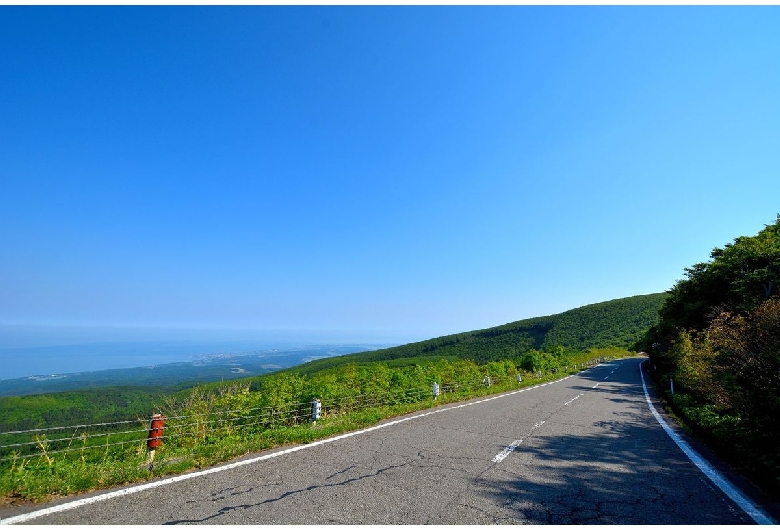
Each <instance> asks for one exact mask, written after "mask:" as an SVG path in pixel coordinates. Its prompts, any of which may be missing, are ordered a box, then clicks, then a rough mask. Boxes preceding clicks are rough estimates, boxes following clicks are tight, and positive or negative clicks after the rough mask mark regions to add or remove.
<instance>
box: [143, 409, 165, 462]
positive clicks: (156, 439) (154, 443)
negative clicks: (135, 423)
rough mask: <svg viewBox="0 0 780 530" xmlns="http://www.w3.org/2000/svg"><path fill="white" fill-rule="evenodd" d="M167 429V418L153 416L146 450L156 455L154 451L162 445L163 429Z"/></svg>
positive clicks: (159, 415) (160, 415) (157, 415)
mask: <svg viewBox="0 0 780 530" xmlns="http://www.w3.org/2000/svg"><path fill="white" fill-rule="evenodd" d="M164 427H165V416H163V415H162V414H152V419H151V420H150V421H149V437H148V438H147V439H146V449H147V450H149V451H151V452H152V454H154V450H155V449H156V448H158V447H160V446H161V445H162V436H163V428H164Z"/></svg>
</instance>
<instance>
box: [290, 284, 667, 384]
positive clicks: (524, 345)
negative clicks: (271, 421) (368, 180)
mask: <svg viewBox="0 0 780 530" xmlns="http://www.w3.org/2000/svg"><path fill="white" fill-rule="evenodd" d="M666 297H667V294H666V293H656V294H648V295H638V296H631V297H628V298H620V299H617V300H611V301H608V302H601V303H597V304H590V305H586V306H583V307H580V308H577V309H571V310H569V311H565V312H563V313H559V314H557V315H550V316H544V317H536V318H529V319H525V320H519V321H517V322H512V323H509V324H504V325H502V326H496V327H493V328H488V329H483V330H477V331H469V332H464V333H457V334H455V335H447V336H444V337H438V338H435V339H429V340H424V341H421V342H414V343H411V344H406V345H403V346H395V347H392V348H385V349H382V350H375V351H369V352H363V353H356V354H351V355H345V356H340V357H331V358H329V359H320V360H317V361H312V362H310V363H307V364H304V365H301V366H297V367H294V368H291V369H289V370H288V371H291V372H296V373H300V374H307V373H314V372H317V371H319V370H324V369H327V368H332V367H336V366H339V365H341V364H344V363H348V362H355V363H367V362H376V361H384V362H389V361H394V362H395V363H400V362H403V361H404V360H411V359H414V358H418V357H437V358H450V359H470V360H473V361H476V362H478V363H485V362H489V361H497V360H501V359H508V358H517V357H520V356H522V355H523V354H525V353H527V352H529V351H530V350H534V349H535V350H543V349H548V348H551V347H554V346H562V347H564V348H566V349H572V350H586V349H588V348H605V347H610V346H615V347H620V348H626V349H630V348H633V346H634V345H635V344H636V343H637V342H638V341H639V340H640V339H641V338H642V337H643V336H644V333H645V332H646V331H647V330H648V329H649V328H650V327H651V326H653V325H655V324H657V323H658V310H659V308H660V307H661V305H662V304H663V302H664V300H665V299H666Z"/></svg>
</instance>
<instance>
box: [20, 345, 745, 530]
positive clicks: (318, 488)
mask: <svg viewBox="0 0 780 530" xmlns="http://www.w3.org/2000/svg"><path fill="white" fill-rule="evenodd" d="M640 362H641V359H626V360H621V361H614V362H610V363H607V364H604V365H601V366H598V367H595V368H592V369H590V370H587V371H585V372H583V373H581V374H579V375H576V376H572V377H568V378H566V379H563V380H561V381H558V382H556V383H552V384H547V385H544V386H540V387H535V388H530V389H526V390H524V391H520V392H515V393H510V394H504V395H502V396H499V397H497V398H493V399H479V400H472V401H469V402H465V403H463V404H461V405H460V406H458V405H445V406H442V407H440V408H437V409H432V410H431V411H426V412H423V413H417V414H412V415H409V416H407V417H406V418H412V419H409V420H407V421H400V422H399V421H398V419H396V420H395V421H389V422H385V423H386V424H388V425H387V426H386V427H383V428H378V429H373V430H368V431H367V432H363V433H359V434H356V435H352V436H347V437H343V438H340V439H338V440H335V441H331V442H328V443H322V444H318V445H312V446H298V447H299V450H296V451H294V452H290V453H287V454H282V455H278V456H275V457H272V458H268V459H265V460H260V461H254V462H252V463H250V464H247V465H241V466H238V467H234V468H232V469H227V470H224V471H220V472H217V473H212V474H208V475H201V476H197V477H196V478H192V479H188V480H179V481H178V482H174V483H167V484H165V485H163V486H160V487H157V488H154V489H146V490H143V491H138V492H134V493H131V494H127V495H123V496H119V497H116V498H110V499H107V500H100V501H98V502H93V503H91V504H86V505H83V506H79V507H76V508H72V509H68V510H64V511H61V512H58V513H53V514H50V515H42V516H39V517H36V518H35V519H32V520H30V521H29V522H30V523H33V524H192V523H207V524H358V523H360V524H511V523H524V524H590V523H597V524H753V523H754V521H753V520H752V519H751V518H750V517H748V516H747V515H746V514H745V512H744V511H743V510H741V509H740V508H739V507H738V506H737V505H735V504H734V503H733V502H732V501H730V500H729V499H728V498H727V497H726V496H725V495H724V494H723V493H722V492H720V490H718V489H717V488H715V487H714V486H713V484H712V483H711V482H710V480H709V479H707V478H706V477H705V476H704V475H703V474H702V472H701V471H700V470H699V469H698V468H696V467H695V466H694V465H693V464H692V463H691V462H690V460H689V459H688V458H687V457H686V456H685V455H684V454H683V453H682V451H681V450H680V449H679V448H678V447H677V446H676V445H675V443H674V442H673V441H672V440H671V439H670V438H669V436H668V435H667V434H666V433H665V432H664V430H663V429H662V428H661V426H660V425H659V424H658V422H657V421H656V419H655V418H654V417H653V415H652V414H651V412H650V409H649V407H648V404H647V402H646V400H645V395H644V391H643V388H642V383H641V380H640V373H639V363H640ZM276 452H278V450H277V451H269V452H268V453H267V454H273V453H276ZM257 456H258V455H252V457H254V458H255V459H256V457H257ZM250 458H251V457H250ZM93 497H94V496H93ZM84 498H87V499H88V498H89V497H88V496H81V497H79V499H84ZM71 500H72V499H67V501H71ZM63 502H66V501H63ZM60 504H62V503H60ZM28 511H29V510H28ZM7 516H8V515H6V517H7Z"/></svg>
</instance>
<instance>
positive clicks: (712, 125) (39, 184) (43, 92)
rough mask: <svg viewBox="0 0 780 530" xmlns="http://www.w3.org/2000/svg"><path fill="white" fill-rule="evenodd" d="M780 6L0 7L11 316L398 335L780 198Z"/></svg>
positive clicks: (539, 299)
mask: <svg viewBox="0 0 780 530" xmlns="http://www.w3.org/2000/svg"><path fill="white" fill-rule="evenodd" d="M779 170H780V8H778V7H638V6H633V7H527V6H519V7H486V8H482V7H457V6H456V7H444V6H441V7H301V6H298V7H264V6H254V7H226V8H221V7H90V6H88V7H35V6H32V7H29V6H28V7H8V6H5V7H0V324H67V325H71V324H73V325H76V324H77V325H128V326H161V327H165V326H179V327H189V326H193V327H216V328H219V327H235V328H257V329H288V330H296V329H301V330H303V329H308V330H329V331H332V332H334V333H341V334H342V335H343V337H344V338H345V339H349V338H350V337H352V336H354V335H356V334H360V335H361V336H366V335H369V336H370V335H371V334H375V335H376V337H377V338H380V337H381V338H382V339H387V338H391V339H393V340H397V341H399V342H402V341H408V340H419V339H424V338H429V337H434V336H439V335H443V334H448V333H454V332H459V331H467V330H472V329H480V328H485V327H490V326H494V325H499V324H503V323H506V322H511V321H514V320H518V319H521V318H527V317H532V316H539V315H547V314H552V313H558V312H561V311H564V310H567V309H571V308H574V307H579V306H582V305H585V304H589V303H595V302H600V301H605V300H610V299H614V298H620V297H625V296H632V295H636V294H647V293H653V292H660V291H664V290H666V289H668V288H670V287H671V286H672V285H673V284H674V282H675V281H676V280H678V279H680V278H682V277H683V269H684V268H685V267H687V266H690V265H692V264H694V263H696V262H701V261H706V260H707V259H709V252H710V250H711V249H712V248H713V247H715V246H722V245H724V244H725V243H728V242H730V241H732V240H733V239H734V238H735V237H737V236H740V235H753V234H755V233H757V232H758V231H759V230H761V229H762V228H763V227H764V225H766V224H769V223H772V222H774V220H775V218H776V215H777V213H780V173H779Z"/></svg>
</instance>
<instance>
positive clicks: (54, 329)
mask: <svg viewBox="0 0 780 530" xmlns="http://www.w3.org/2000/svg"><path fill="white" fill-rule="evenodd" d="M372 339H373V340H372ZM357 343H361V344H365V343H371V345H373V346H374V347H386V346H389V345H394V344H398V342H394V341H388V340H382V338H379V340H376V339H374V338H372V337H368V336H365V335H362V336H361V335H360V334H355V333H351V334H350V333H346V332H333V331H312V330H281V331H280V330H247V329H204V328H198V329H194V328H192V329H191V328H131V327H87V326H8V325H0V380H3V379H17V378H22V377H29V376H37V375H45V376H52V375H58V374H68V373H78V372H91V371H98V370H108V369H115V368H136V367H144V366H155V365H161V364H169V363H176V362H196V361H198V360H199V359H203V358H205V357H209V356H212V357H213V356H215V355H223V354H230V355H236V354H247V355H249V354H255V355H256V354H261V353H262V352H265V351H270V350H276V351H279V350H293V349H296V348H302V347H305V346H310V345H326V344H333V345H346V344H357ZM365 349H373V347H371V346H367V347H366V348H365Z"/></svg>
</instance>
